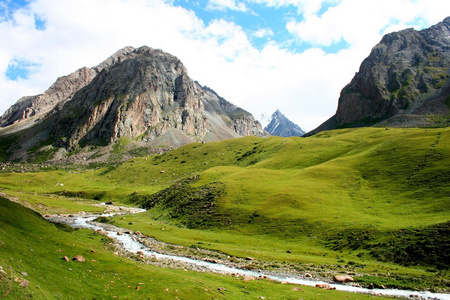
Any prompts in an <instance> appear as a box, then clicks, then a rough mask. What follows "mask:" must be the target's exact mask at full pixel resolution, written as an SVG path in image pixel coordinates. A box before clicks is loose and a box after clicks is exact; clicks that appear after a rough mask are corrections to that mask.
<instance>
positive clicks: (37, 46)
mask: <svg viewBox="0 0 450 300" xmlns="http://www.w3.org/2000/svg"><path fill="white" fill-rule="evenodd" d="M447 16H450V1H448V0H377V1H375V0H242V1H241V0H58V1H55V0H27V1H25V0H0V95H1V96H0V114H2V113H3V111H5V110H6V109H7V108H8V107H9V106H11V105H12V104H13V103H14V102H15V101H17V100H18V99H19V98H20V97H22V96H25V95H35V94H39V93H42V92H44V91H45V90H46V89H47V88H48V87H49V86H50V85H51V84H52V83H53V82H54V81H55V80H56V78H57V77H59V76H64V75H68V74H70V73H72V72H74V71H75V70H77V69H79V68H81V67H84V66H87V67H92V66H95V65H97V64H99V63H100V62H101V61H103V60H105V59H106V58H107V57H108V56H110V55H111V54H113V53H114V52H116V51H117V50H119V49H120V48H123V47H125V46H133V47H140V46H142V45H147V46H150V47H153V48H160V49H162V50H164V51H166V52H169V53H171V54H173V55H176V56H177V57H178V58H180V59H181V61H182V62H183V63H184V65H185V66H186V67H187V69H188V71H189V73H190V76H191V77H192V78H193V79H194V80H198V81H199V82H200V84H203V85H207V86H209V87H211V88H213V89H214V90H215V91H216V92H217V93H218V94H219V95H221V96H222V97H224V98H225V99H227V100H228V101H230V102H232V103H234V104H236V105H239V106H241V107H242V108H244V109H246V110H248V111H250V112H251V113H253V114H254V115H255V117H257V118H261V115H271V114H272V113H273V112H274V111H275V110H276V109H280V111H281V112H282V113H283V114H285V115H286V116H287V117H288V118H290V119H291V120H292V121H294V122H295V123H297V124H298V125H300V126H301V127H302V128H303V129H304V130H307V131H308V130H312V129H314V128H315V127H316V126H318V125H320V124H321V123H322V122H323V121H325V120H326V119H328V118H329V117H330V116H331V115H333V114H334V112H335V110H336V107H337V102H338V98H339V93H340V90H341V89H342V88H343V87H344V86H345V85H346V84H347V83H348V82H349V81H350V80H351V78H352V77H353V76H354V74H355V72H357V71H358V68H359V65H360V64H361V62H362V60H363V59H364V58H365V57H367V56H368V54H369V53H370V50H371V48H372V47H373V46H375V45H376V43H378V42H379V41H380V40H381V38H382V36H383V35H384V34H386V33H389V32H393V31H397V30H402V29H405V28H408V27H414V28H416V29H417V30H420V29H422V28H425V27H429V26H431V25H433V24H435V23H437V22H440V21H442V20H443V19H444V18H445V17H447ZM261 119H262V121H264V118H261Z"/></svg>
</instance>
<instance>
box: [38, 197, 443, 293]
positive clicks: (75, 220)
mask: <svg viewBox="0 0 450 300" xmlns="http://www.w3.org/2000/svg"><path fill="white" fill-rule="evenodd" d="M102 206H103V207H107V208H109V210H111V209H113V212H108V213H104V214H99V215H70V216H60V215H55V216H46V219H48V220H51V221H53V222H59V223H65V224H67V225H70V226H71V227H73V228H86V229H91V230H94V231H102V234H104V235H106V236H108V237H110V238H112V239H114V240H116V241H117V242H118V244H119V245H120V247H122V249H123V250H125V251H127V252H129V253H131V254H137V255H143V256H146V257H152V258H154V259H158V260H171V261H176V262H180V263H184V264H187V265H193V266H196V267H199V268H201V269H203V270H206V271H210V272H215V273H221V274H229V275H231V274H233V275H240V276H251V277H253V278H256V279H258V278H265V279H269V280H273V281H278V282H286V283H292V284H299V285H306V286H316V285H317V284H328V285H330V286H331V287H332V288H335V289H336V290H340V291H347V292H354V293H365V294H373V295H386V296H400V297H411V296H413V297H414V299H418V298H419V297H421V298H422V299H440V300H450V294H443V293H432V292H428V291H409V290H397V289H368V288H363V287H357V286H352V285H346V284H336V283H330V282H325V281H320V280H314V279H303V278H298V277H296V276H295V275H274V274H269V273H267V274H266V273H264V271H252V270H245V269H239V268H236V267H233V266H228V265H225V264H222V263H216V262H209V261H203V260H197V259H193V258H189V257H183V256H175V255H168V254H162V253H158V252H155V251H152V250H151V249H150V248H149V247H148V246H146V245H144V244H143V243H141V242H140V241H139V236H137V235H136V233H132V234H126V233H125V234H124V233H122V231H119V230H118V229H120V230H123V231H125V232H127V231H126V230H125V229H123V228H115V226H111V225H109V224H102V223H95V222H92V221H93V220H95V219H96V218H98V217H110V216H114V215H118V214H129V213H139V212H144V211H145V210H143V209H138V208H127V207H119V206H111V205H105V204H102ZM419 299H420V298H419Z"/></svg>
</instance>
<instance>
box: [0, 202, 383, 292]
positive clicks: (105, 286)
mask: <svg viewBox="0 0 450 300" xmlns="http://www.w3.org/2000/svg"><path fill="white" fill-rule="evenodd" d="M109 242H110V240H109V239H107V238H105V237H103V236H101V235H98V234H96V233H94V232H92V231H89V230H73V229H70V228H66V229H65V230H61V229H60V226H55V225H53V224H52V223H49V222H47V221H45V220H44V219H42V218H41V217H40V216H39V215H38V214H36V213H34V212H33V211H31V210H29V209H26V208H24V207H22V206H20V205H18V204H16V203H13V202H10V201H8V200H6V199H4V198H1V197H0V266H2V267H3V271H4V273H1V274H0V298H1V299H30V298H32V299H113V298H119V299H149V298H152V299H154V298H155V299H177V298H180V299H194V298H195V299H207V298H213V299H239V298H243V297H250V298H257V297H265V299H280V298H284V299H296V298H298V297H302V298H304V299H371V298H374V297H373V296H368V295H358V294H352V293H343V292H337V291H324V290H320V289H317V288H312V287H302V291H297V290H293V288H294V287H295V286H294V285H289V284H287V285H284V284H280V283H275V282H270V281H266V280H255V281H250V282H246V283H244V282H243V281H242V280H241V279H239V278H235V277H228V276H219V275H214V274H208V273H199V272H190V271H188V272H186V271H183V270H175V269H164V268H158V267H155V266H151V265H146V264H143V263H141V262H139V261H136V260H132V259H128V258H124V257H119V256H116V255H114V254H112V252H111V251H110V250H109V249H110V246H109ZM75 255H82V256H83V257H84V258H85V259H86V261H85V262H74V261H68V262H67V261H65V260H63V259H62V258H63V257H64V256H68V257H69V258H72V257H74V256H75ZM16 278H17V279H16ZM23 280H26V281H27V282H28V286H27V287H22V286H20V283H21V282H23ZM377 299H380V298H379V297H377Z"/></svg>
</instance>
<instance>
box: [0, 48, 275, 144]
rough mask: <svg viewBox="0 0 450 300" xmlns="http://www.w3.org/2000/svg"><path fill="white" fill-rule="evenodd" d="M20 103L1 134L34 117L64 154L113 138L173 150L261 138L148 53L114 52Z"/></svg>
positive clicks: (255, 128) (176, 66)
mask: <svg viewBox="0 0 450 300" xmlns="http://www.w3.org/2000/svg"><path fill="white" fill-rule="evenodd" d="M72 82H73V83H74V84H71V83H72ZM26 99H28V100H26ZM26 99H25V100H19V102H18V103H16V104H15V105H14V106H13V107H12V108H10V110H8V111H7V112H6V113H5V114H4V115H3V117H2V118H1V119H0V122H1V123H0V124H2V126H3V127H6V128H7V127H8V125H10V124H14V123H17V124H21V122H22V123H24V122H25V123H26V122H27V118H29V117H33V116H38V115H39V116H41V118H39V119H38V118H36V117H35V118H34V121H33V124H34V123H36V122H38V123H39V120H41V119H42V120H43V119H45V120H46V121H47V122H48V123H49V124H50V123H51V124H52V126H51V128H47V131H48V132H49V134H48V135H49V136H48V138H49V139H51V140H52V141H53V145H54V146H55V147H62V148H65V149H67V150H69V151H70V150H74V149H80V148H83V147H85V146H87V145H94V146H106V145H109V144H111V143H113V142H115V141H117V140H118V139H120V138H128V139H133V140H135V141H137V142H142V143H145V144H148V145H153V146H155V145H164V146H168V147H178V146H181V145H184V144H187V143H190V142H194V141H215V140H222V139H226V138H234V137H240V136H245V135H257V136H266V135H268V134H267V133H266V132H265V131H264V130H263V129H262V128H261V125H260V124H259V122H257V121H255V120H254V118H253V116H252V115H251V114H250V113H248V112H246V111H244V110H242V109H240V108H238V107H236V106H235V105H233V104H231V103H229V102H227V101H226V100H224V99H223V98H221V97H219V96H218V95H217V94H216V93H215V92H214V91H212V90H211V89H209V88H204V87H202V86H200V85H199V84H198V83H196V82H194V81H193V80H192V79H191V78H190V77H189V76H188V73H187V70H186V68H185V67H184V66H183V64H182V63H181V61H180V60H178V59H177V58H176V57H175V56H172V55H170V54H168V53H165V52H163V51H161V50H155V49H152V48H149V47H141V48H138V49H134V48H131V47H127V48H124V49H122V50H119V51H118V52H117V53H115V54H114V55H113V56H111V57H110V58H108V59H107V60H105V61H104V62H102V63H101V64H100V65H98V66H96V67H94V68H91V69H88V68H83V69H80V70H79V71H77V72H75V73H73V74H71V75H69V76H66V77H63V78H60V79H58V81H57V82H56V83H55V84H54V85H52V87H51V88H49V89H48V90H47V91H46V92H45V93H44V94H43V95H39V96H35V97H28V98H26ZM39 99H41V100H39ZM25 104H26V105H25ZM29 111H30V112H31V113H30V114H28V113H27V112H29ZM29 122H30V121H29ZM41 122H42V121H41ZM40 126H43V125H42V124H40ZM16 127H17V128H20V129H22V128H23V127H24V126H16ZM6 128H5V129H6Z"/></svg>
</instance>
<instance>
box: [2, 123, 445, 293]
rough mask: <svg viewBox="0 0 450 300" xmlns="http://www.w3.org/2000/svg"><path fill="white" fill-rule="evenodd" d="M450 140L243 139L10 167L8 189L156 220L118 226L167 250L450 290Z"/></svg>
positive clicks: (407, 134)
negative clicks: (118, 159)
mask: <svg viewBox="0 0 450 300" xmlns="http://www.w3.org/2000/svg"><path fill="white" fill-rule="evenodd" d="M449 138H450V128H436V129H420V128H419V129H417V128H405V129H404V128H393V129H390V130H386V129H385V128H358V129H341V130H333V131H327V132H322V133H319V134H317V135H315V136H313V137H309V138H298V137H289V138H280V137H274V136H272V137H268V138H259V137H243V138H240V139H230V140H226V141H220V142H213V143H205V144H202V143H192V144H189V145H185V146H183V147H180V148H178V149H175V150H173V151H170V152H167V153H164V154H161V155H154V156H149V157H142V158H134V159H131V160H129V161H127V162H125V163H123V164H115V165H107V166H105V167H104V168H99V169H91V170H86V169H85V167H84V168H83V167H81V166H66V167H64V166H60V167H59V168H60V169H57V170H54V169H53V168H55V167H54V166H50V167H46V166H45V165H44V166H40V165H37V166H34V167H33V168H36V169H37V170H36V171H35V172H30V173H21V172H22V171H24V168H25V169H26V168H31V167H30V166H11V165H6V166H4V168H5V171H3V172H7V173H0V183H1V186H2V188H3V191H4V192H5V193H7V194H10V195H13V196H16V197H19V198H21V200H23V201H27V202H28V203H30V205H32V206H34V207H36V209H38V210H43V207H45V205H48V206H51V207H57V204H60V203H62V202H63V199H64V203H65V205H58V206H64V207H65V206H66V205H69V204H70V203H73V202H74V200H76V201H80V198H82V199H89V200H92V199H97V200H99V201H102V202H105V201H110V200H111V201H114V202H120V201H126V202H128V203H135V204H140V205H142V206H145V207H147V208H150V210H149V211H148V212H146V213H144V214H141V215H135V216H129V217H127V216H121V217H120V218H116V219H115V220H114V221H115V222H117V223H118V224H120V225H121V226H123V227H126V228H130V229H133V230H139V231H141V232H144V233H145V234H147V235H149V236H153V237H155V238H156V239H158V240H162V241H167V242H171V243H175V244H181V245H184V246H189V247H190V246H192V245H194V246H195V247H197V246H198V247H201V248H207V249H209V248H211V249H215V250H219V251H222V252H224V253H227V255H230V256H237V257H244V258H245V257H248V256H250V257H253V258H255V260H264V261H268V262H269V265H270V266H277V265H278V266H282V265H283V264H282V263H281V262H286V264H287V265H293V266H294V268H299V269H300V270H302V269H303V268H304V267H305V265H308V266H310V265H311V264H314V267H313V268H317V269H316V270H319V271H320V272H322V271H323V268H325V269H326V270H327V269H332V270H334V271H332V272H338V273H339V272H344V273H347V272H352V273H357V274H367V273H369V274H376V275H377V276H380V274H384V275H385V276H387V277H388V279H386V281H381V279H378V280H379V281H377V282H378V284H379V285H390V286H397V287H408V288H429V287H434V288H438V287H439V288H447V289H448V288H450V282H449V277H448V272H447V273H446V272H439V269H441V268H444V269H448V263H447V262H448V260H446V258H447V257H448V254H447V253H449V252H448V242H446V241H448V236H449V235H448V232H449V230H450V227H449V226H448V221H449V220H450V219H449V209H450V206H449V198H448V195H449V192H450V190H449V187H450V186H449V182H450V172H449V170H450V168H449V166H450V144H449V143H448V142H447V141H448V139H449ZM8 170H9V171H8ZM12 171H14V173H13V172H12ZM73 197H76V198H73ZM43 205H44V206H43ZM44 213H45V210H44ZM122 218H123V219H122ZM162 229H164V230H162ZM424 249H426V252H425V254H426V255H424V251H425V250H424ZM350 262H352V263H350ZM266 266H267V265H266ZM283 266H284V265H283ZM409 266H413V267H412V268H410V267H409ZM322 267H323V268H322ZM255 268H257V269H259V268H262V267H261V266H260V265H259V264H258V263H255ZM432 270H434V271H432ZM326 273H327V274H329V273H328V272H326ZM389 273H390V275H389ZM325 276H326V275H325ZM380 277H381V276H380ZM370 280H373V279H370ZM383 280H384V279H383ZM367 283H370V281H369V282H367ZM387 283H389V284H387Z"/></svg>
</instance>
